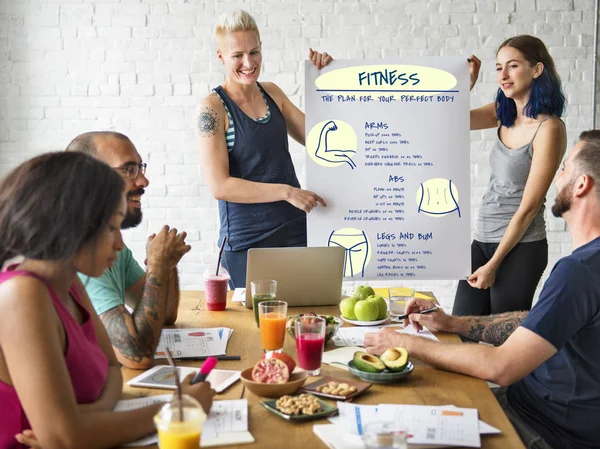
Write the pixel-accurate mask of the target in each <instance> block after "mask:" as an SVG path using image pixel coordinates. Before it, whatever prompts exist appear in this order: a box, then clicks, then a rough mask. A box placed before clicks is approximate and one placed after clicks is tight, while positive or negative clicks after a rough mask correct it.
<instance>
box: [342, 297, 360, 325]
mask: <svg viewBox="0 0 600 449" xmlns="http://www.w3.org/2000/svg"><path fill="white" fill-rule="evenodd" d="M358 301H359V299H358V298H357V297H356V296H350V297H349V298H344V299H342V301H341V302H340V312H342V315H343V316H344V317H346V318H348V319H349V320H355V319H356V315H355V313H354V306H355V305H356V303H357V302H358Z"/></svg>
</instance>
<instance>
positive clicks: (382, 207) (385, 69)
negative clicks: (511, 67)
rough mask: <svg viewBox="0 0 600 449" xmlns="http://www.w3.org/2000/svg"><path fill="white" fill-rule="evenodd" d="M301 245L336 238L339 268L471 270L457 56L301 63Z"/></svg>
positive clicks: (465, 100) (465, 71) (465, 112)
mask: <svg viewBox="0 0 600 449" xmlns="http://www.w3.org/2000/svg"><path fill="white" fill-rule="evenodd" d="M306 99H307V100H306V111H307V114H306V130H307V135H306V151H307V154H308V156H309V160H308V164H307V188H308V189H310V190H312V191H314V192H316V193H317V194H319V195H321V196H322V197H323V198H324V199H325V200H326V202H327V204H328V207H327V208H318V209H315V210H314V211H312V212H311V213H310V214H309V215H308V244H309V246H342V247H343V248H345V250H346V259H345V267H344V270H345V271H344V275H345V277H346V278H347V279H349V278H354V279H380V280H382V279H390V278H392V279H459V278H462V277H465V276H468V275H469V274H470V215H471V214H470V212H471V211H470V208H471V206H470V165H469V151H470V150H469V68H468V64H467V61H466V60H465V59H464V58H458V57H436V58H416V59H411V60H410V63H408V62H407V61H404V60H398V59H389V60H383V61H377V62H369V61H333V62H332V63H331V64H329V65H328V66H327V67H326V68H325V69H323V70H321V71H317V69H316V68H315V67H314V66H313V65H312V64H311V63H310V62H307V63H306Z"/></svg>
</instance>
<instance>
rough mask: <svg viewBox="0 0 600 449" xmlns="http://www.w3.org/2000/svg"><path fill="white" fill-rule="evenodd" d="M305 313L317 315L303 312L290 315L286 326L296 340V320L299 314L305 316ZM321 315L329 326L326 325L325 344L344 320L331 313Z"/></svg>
mask: <svg viewBox="0 0 600 449" xmlns="http://www.w3.org/2000/svg"><path fill="white" fill-rule="evenodd" d="M304 315H316V314H314V313H301V314H299V315H295V316H289V317H288V320H287V323H286V325H285V327H286V329H287V332H288V334H289V335H290V337H292V338H293V339H294V341H295V340H296V330H295V327H294V321H295V320H296V318H298V317H299V316H304ZM319 316H320V317H322V318H325V320H326V321H327V327H325V344H327V342H328V341H329V340H331V339H332V338H333V336H334V335H335V333H336V332H337V331H338V329H339V328H340V326H341V325H342V320H340V319H339V318H338V317H335V316H331V315H319Z"/></svg>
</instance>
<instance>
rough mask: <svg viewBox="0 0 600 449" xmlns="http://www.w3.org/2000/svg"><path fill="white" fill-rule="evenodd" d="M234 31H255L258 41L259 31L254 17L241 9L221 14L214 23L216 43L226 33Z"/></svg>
mask: <svg viewBox="0 0 600 449" xmlns="http://www.w3.org/2000/svg"><path fill="white" fill-rule="evenodd" d="M236 31H255V32H256V35H257V36H258V40H259V41H260V32H259V31H258V26H257V25H256V21H255V20H254V17H252V16H251V15H250V13H248V12H247V11H244V10H243V9H236V10H234V11H229V12H226V13H223V14H221V16H220V17H219V19H218V20H217V23H216V25H215V39H216V40H217V44H219V43H220V39H221V38H222V37H223V36H224V35H225V34H226V33H233V32H236Z"/></svg>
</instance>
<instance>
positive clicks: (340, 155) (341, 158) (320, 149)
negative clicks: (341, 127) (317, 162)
mask: <svg viewBox="0 0 600 449" xmlns="http://www.w3.org/2000/svg"><path fill="white" fill-rule="evenodd" d="M337 129H338V127H337V125H336V124H335V122H334V121H333V120H329V121H328V122H327V123H325V125H323V128H322V129H321V133H320V134H319V144H318V145H317V149H316V151H315V156H316V157H318V158H319V159H322V160H324V161H326V162H331V163H341V162H345V163H346V164H348V165H350V168H351V169H352V170H354V168H355V167H356V163H355V162H354V161H353V160H352V158H351V157H350V156H348V155H347V154H345V153H350V154H352V155H354V154H355V153H356V150H335V149H334V150H331V149H329V148H328V142H327V137H328V134H329V133H330V132H331V131H337Z"/></svg>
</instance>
